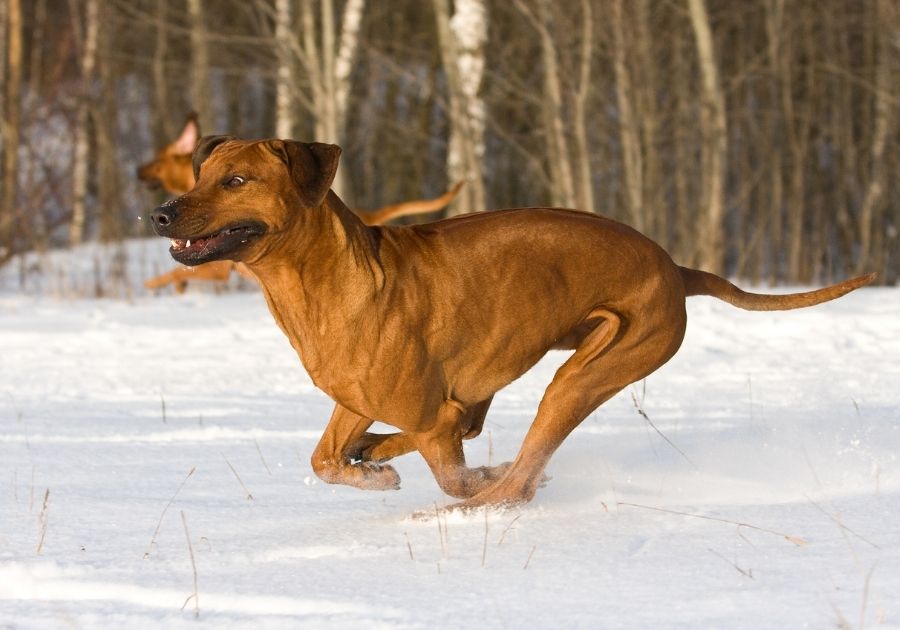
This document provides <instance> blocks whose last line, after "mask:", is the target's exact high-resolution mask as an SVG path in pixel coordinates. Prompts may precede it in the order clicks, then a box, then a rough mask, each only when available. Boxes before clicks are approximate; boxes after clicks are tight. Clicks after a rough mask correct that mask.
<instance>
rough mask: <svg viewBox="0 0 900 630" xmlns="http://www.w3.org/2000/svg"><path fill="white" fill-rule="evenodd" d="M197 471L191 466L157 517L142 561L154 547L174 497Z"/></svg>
mask: <svg viewBox="0 0 900 630" xmlns="http://www.w3.org/2000/svg"><path fill="white" fill-rule="evenodd" d="M195 470H197V467H196V466H193V467H192V468H191V469H190V470H189V471H188V474H187V476H186V477H185V478H184V481H182V482H181V485H180V486H178V489H177V490H175V493H174V494H173V495H172V497H171V498H170V499H169V501H168V503H166V506H165V507H164V508H163V511H162V514H160V515H159V522H158V523H157V524H156V529H154V530H153V536H151V537H150V544H148V545H147V551H146V552H145V553H144V560H146V559H147V558H149V557H150V551H151V550H152V549H153V547H154V545H156V536H157V535H158V534H159V528H160V527H162V522H163V519H164V518H165V517H166V512H167V511H168V510H169V506H170V505H172V502H173V501H174V500H175V497H177V496H178V493H180V492H181V489H182V488H184V485H185V484H186V483H187V482H188V479H190V478H191V475H193V474H194V471H195Z"/></svg>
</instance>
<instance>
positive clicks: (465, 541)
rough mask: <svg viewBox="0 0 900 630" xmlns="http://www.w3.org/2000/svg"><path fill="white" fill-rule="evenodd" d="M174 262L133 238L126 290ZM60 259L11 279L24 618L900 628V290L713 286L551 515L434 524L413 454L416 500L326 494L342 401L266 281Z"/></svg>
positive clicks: (565, 479) (13, 463)
mask: <svg viewBox="0 0 900 630" xmlns="http://www.w3.org/2000/svg"><path fill="white" fill-rule="evenodd" d="M164 249H165V243H164V242H163V241H162V240H161V239H160V240H158V241H157V240H151V241H147V242H142V243H139V244H135V245H133V246H132V247H130V248H129V250H128V253H129V261H130V264H131V271H130V272H129V273H130V274H131V275H130V276H128V277H127V278H126V279H125V282H128V283H131V284H133V283H135V281H136V280H137V278H138V277H139V276H140V275H141V274H143V275H146V274H147V273H148V271H149V270H151V269H152V268H155V266H157V265H167V264H168V263H165V262H160V261H164V257H165V254H164ZM105 259H106V255H105V254H104V253H103V252H100V255H96V254H92V255H87V254H85V253H82V255H81V258H80V260H82V261H86V262H83V264H84V265H85V266H86V267H85V270H84V271H85V274H86V277H88V278H90V277H91V274H92V273H93V271H92V269H93V266H95V265H97V264H100V263H98V262H97V261H98V260H99V261H101V262H102V261H104V260H105ZM56 260H57V265H61V263H60V261H61V260H62V259H56ZM35 269H36V268H30V267H29V268H24V267H22V268H17V267H16V266H15V265H12V266H10V267H8V268H7V269H6V270H4V271H3V272H2V274H0V357H2V358H0V628H60V627H76V628H113V627H116V628H141V627H154V628H157V627H165V628H179V627H184V628H194V627H198V623H199V624H200V625H202V626H204V627H210V628H230V627H253V628H260V627H263V628H265V627H271V628H284V627H303V628H315V627H352V626H351V624H356V625H357V626H359V627H364V628H372V627H388V628H462V627H466V628H520V627H534V628H538V627H547V628H563V627H566V628H568V627H592V628H595V627H605V628H617V627H628V628H634V627H653V628H754V629H756V628H797V627H809V628H826V627H834V626H842V627H854V628H861V627H863V626H864V625H865V626H867V627H875V626H880V627H900V597H898V595H897V593H900V525H898V523H900V462H898V459H897V456H898V453H900V290H898V289H864V290H861V291H858V292H856V293H854V294H851V295H849V296H847V297H845V298H843V299H841V300H838V301H836V302H833V303H831V304H827V305H822V306H818V307H815V308H812V309H808V310H803V311H793V312H789V313H747V312H743V311H739V310H736V309H734V308H732V307H729V306H728V305H726V304H723V303H721V302H717V301H715V300H712V299H708V298H693V299H692V300H691V301H690V302H689V326H688V334H687V338H686V339H685V342H684V345H683V346H682V349H681V351H680V352H679V354H678V355H676V357H675V358H674V359H673V360H672V361H670V362H669V363H668V364H667V365H665V366H664V367H663V368H662V369H660V370H659V371H658V372H656V373H655V374H653V375H652V376H650V377H649V378H648V379H647V380H646V382H643V383H639V384H637V385H636V386H634V387H633V388H630V389H628V390H626V391H624V392H622V393H621V394H619V395H618V396H617V397H616V398H615V399H613V400H612V401H610V402H609V403H608V404H606V405H604V406H603V407H601V408H600V409H599V410H598V411H597V412H596V413H594V414H593V415H592V416H591V417H590V418H588V419H587V420H586V421H585V422H584V423H583V424H582V425H581V427H579V428H578V429H577V430H576V431H575V432H574V433H573V434H572V436H571V437H570V438H569V439H568V440H567V441H566V443H565V444H564V445H563V446H562V448H561V449H560V450H559V451H558V452H557V454H556V456H555V457H554V459H553V460H552V461H551V463H550V466H549V469H548V474H549V475H550V476H551V477H552V479H551V481H550V482H549V483H548V484H547V486H546V487H545V488H543V489H542V490H540V491H539V493H538V495H537V497H536V498H535V500H534V501H533V502H532V503H531V504H529V505H527V506H526V507H524V508H521V509H516V510H514V511H508V512H499V513H489V514H487V515H485V514H476V515H471V516H462V515H458V514H452V515H450V516H449V517H440V518H430V519H423V520H416V519H412V518H410V515H411V514H412V513H413V512H415V511H417V510H423V509H434V507H435V506H441V505H443V504H445V503H447V502H449V500H448V498H447V497H445V496H444V495H442V493H441V492H440V491H439V490H438V488H437V486H436V484H435V482H434V480H433V478H432V476H431V474H430V473H429V472H428V470H427V467H426V466H425V465H424V463H423V462H422V460H421V459H420V458H419V457H418V456H416V455H415V454H413V455H409V456H406V457H404V458H401V459H399V460H397V461H396V462H395V466H396V468H397V469H398V471H399V473H400V474H401V476H402V478H403V482H402V489H401V490H399V491H396V492H385V493H378V492H363V491H360V490H355V489H352V488H347V487H340V486H329V485H327V484H324V483H322V482H319V481H318V480H316V479H315V477H314V475H313V473H312V470H311V468H310V465H309V455H310V453H311V452H312V449H313V447H314V445H315V443H316V440H317V438H318V436H319V434H320V432H321V430H322V428H323V427H324V425H325V421H326V420H327V418H328V415H329V413H330V408H331V404H330V402H329V400H328V399H327V398H326V396H325V395H324V394H322V393H321V392H319V391H317V390H316V389H315V388H314V387H313V385H312V383H311V382H310V380H309V378H308V377H307V375H306V374H305V372H304V371H303V369H302V367H301V366H300V364H299V361H298V360H297V358H296V356H295V355H294V353H293V351H292V350H291V349H290V347H289V345H288V343H287V342H286V340H285V339H284V338H283V336H282V334H281V332H280V331H279V330H278V329H277V328H276V327H275V325H274V323H273V322H272V320H271V318H270V316H269V314H268V311H267V310H266V307H265V304H264V303H263V300H262V298H261V296H260V295H259V294H258V293H257V292H254V291H244V292H240V291H238V292H228V293H224V294H221V295H215V294H214V293H213V292H211V291H209V290H204V289H193V290H191V291H189V292H188V293H187V294H186V295H184V296H181V297H177V296H174V295H171V294H169V293H166V292H163V293H162V294H161V295H160V296H156V297H154V296H151V295H147V294H145V293H144V292H143V291H142V290H139V289H136V290H134V292H133V294H132V296H131V298H130V299H128V300H125V299H104V300H97V299H90V298H87V297H77V296H79V295H86V294H89V293H91V290H90V281H76V280H74V279H73V278H74V276H72V277H68V276H67V274H72V273H73V272H72V271H71V269H72V267H68V266H65V265H61V266H59V267H56V268H55V269H56V270H57V271H55V272H45V274H46V277H44V276H39V275H37V272H36V270H35ZM60 269H62V270H63V271H60ZM20 270H24V274H25V275H26V276H27V277H28V282H27V285H26V286H28V287H30V288H31V289H32V290H31V291H30V293H28V292H25V293H23V292H20V291H19V290H18V289H17V286H18V282H19V275H18V274H19V271H20ZM67 277H68V279H66V278H67ZM38 280H40V281H41V283H42V286H43V288H42V290H40V291H35V290H33V289H34V287H36V286H38V284H39V283H38ZM79 282H81V283H80V284H79ZM54 283H56V284H55V285H54V286H55V287H56V288H55V289H54V288H53V286H49V285H53V284H54ZM79 287H81V288H79ZM73 296H75V297H73ZM564 357H565V355H564V354H563V353H555V354H551V355H550V356H548V357H547V358H546V359H545V360H544V361H542V362H541V363H540V364H539V365H538V366H536V367H535V368H534V369H533V370H532V371H531V372H529V373H528V374H526V375H525V376H524V377H523V378H521V379H519V380H518V381H517V382H516V383H514V384H513V385H511V386H510V387H509V388H508V389H507V390H505V391H504V392H502V393H501V394H500V395H499V396H498V397H497V398H496V399H495V403H494V405H493V407H492V408H491V412H490V414H489V416H488V421H487V424H486V430H485V432H484V433H483V434H482V436H481V437H480V438H478V439H477V440H474V441H472V442H469V443H467V456H468V458H469V461H470V462H472V463H474V464H481V463H486V462H487V461H488V460H489V459H491V460H492V461H493V462H494V463H496V462H499V461H501V460H506V459H510V458H512V457H513V456H514V455H515V453H516V450H517V448H518V446H519V443H520V441H521V439H522V437H523V435H524V432H525V430H526V428H527V427H528V424H529V422H530V419H531V417H532V414H533V413H534V410H535V408H536V406H537V403H538V401H539V400H540V397H541V393H542V390H543V388H544V387H545V386H546V384H547V383H548V382H549V380H550V378H551V376H552V374H553V371H554V369H555V367H556V366H557V365H558V364H559V363H560V362H561V361H562V360H563V359H564ZM639 408H640V410H642V411H643V412H644V413H645V414H646V416H647V417H648V418H649V420H650V421H652V423H653V425H655V427H656V428H658V429H659V431H660V432H662V434H664V435H665V437H666V438H668V440H670V441H671V444H670V443H669V442H667V441H666V440H664V439H663V438H662V437H661V436H660V434H659V433H657V432H656V431H655V430H654V428H653V426H651V424H650V423H649V422H648V420H647V419H645V417H644V416H642V415H641V413H639ZM251 497H252V498H251ZM737 523H741V524H743V525H738V524H737ZM188 540H190V548H189V546H188ZM192 556H193V561H192ZM192 562H193V563H192ZM194 567H196V569H195V568H194ZM195 571H196V573H195ZM195 582H196V592H197V594H198V596H197V597H196V598H191V599H188V598H189V597H190V596H191V595H192V594H193V593H194V592H195ZM186 600H187V603H186V605H185V606H184V610H182V605H184V604H185V602H186ZM195 608H196V609H197V610H198V611H199V621H198V620H196V619H195Z"/></svg>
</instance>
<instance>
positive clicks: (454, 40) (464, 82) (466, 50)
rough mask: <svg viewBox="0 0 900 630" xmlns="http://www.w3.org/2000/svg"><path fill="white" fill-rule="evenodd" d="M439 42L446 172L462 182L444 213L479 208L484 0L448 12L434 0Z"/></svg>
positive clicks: (460, 2)
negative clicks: (443, 85) (444, 81)
mask: <svg viewBox="0 0 900 630" xmlns="http://www.w3.org/2000/svg"><path fill="white" fill-rule="evenodd" d="M433 4H434V14H435V19H436V21H437V32H438V42H439V45H440V50H441V58H442V60H443V65H444V74H445V76H446V79H447V92H448V101H449V104H450V112H449V113H450V116H449V118H450V139H449V142H448V144H449V148H448V151H447V176H448V179H449V180H450V181H456V180H460V179H462V180H465V181H466V183H467V185H466V187H465V188H463V190H462V191H461V194H460V195H459V197H457V201H456V203H454V204H453V205H452V206H451V209H450V210H449V211H448V214H463V213H467V212H474V211H478V210H484V209H485V207H486V201H485V189H484V181H483V174H482V165H481V161H482V158H483V156H484V120H485V118H484V116H485V114H484V103H483V101H482V100H481V98H480V97H479V95H478V92H479V88H480V86H481V80H482V77H483V74H484V43H485V40H486V38H487V8H486V6H485V4H484V2H483V0H457V2H456V11H455V13H454V15H453V17H452V18H451V17H450V8H449V6H448V2H447V0H434V1H433Z"/></svg>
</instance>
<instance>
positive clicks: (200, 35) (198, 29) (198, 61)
mask: <svg viewBox="0 0 900 630" xmlns="http://www.w3.org/2000/svg"><path fill="white" fill-rule="evenodd" d="M187 7H188V15H189V16H190V22H191V103H192V105H193V107H194V110H195V111H196V112H197V120H198V122H199V123H200V129H205V130H209V129H212V128H213V126H214V125H213V120H212V110H211V108H210V93H209V44H208V42H207V36H206V23H205V19H204V11H203V8H204V7H203V0H187Z"/></svg>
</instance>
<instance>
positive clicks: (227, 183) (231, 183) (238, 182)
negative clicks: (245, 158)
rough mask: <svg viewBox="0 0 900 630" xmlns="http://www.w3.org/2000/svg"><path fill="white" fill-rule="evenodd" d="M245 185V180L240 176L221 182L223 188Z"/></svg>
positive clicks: (233, 176)
mask: <svg viewBox="0 0 900 630" xmlns="http://www.w3.org/2000/svg"><path fill="white" fill-rule="evenodd" d="M245 183H247V180H246V179H244V178H243V177H241V176H240V175H232V176H231V177H229V178H228V179H226V180H225V181H224V182H222V185H223V186H225V188H237V187H238V186H243V185H244V184H245Z"/></svg>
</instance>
